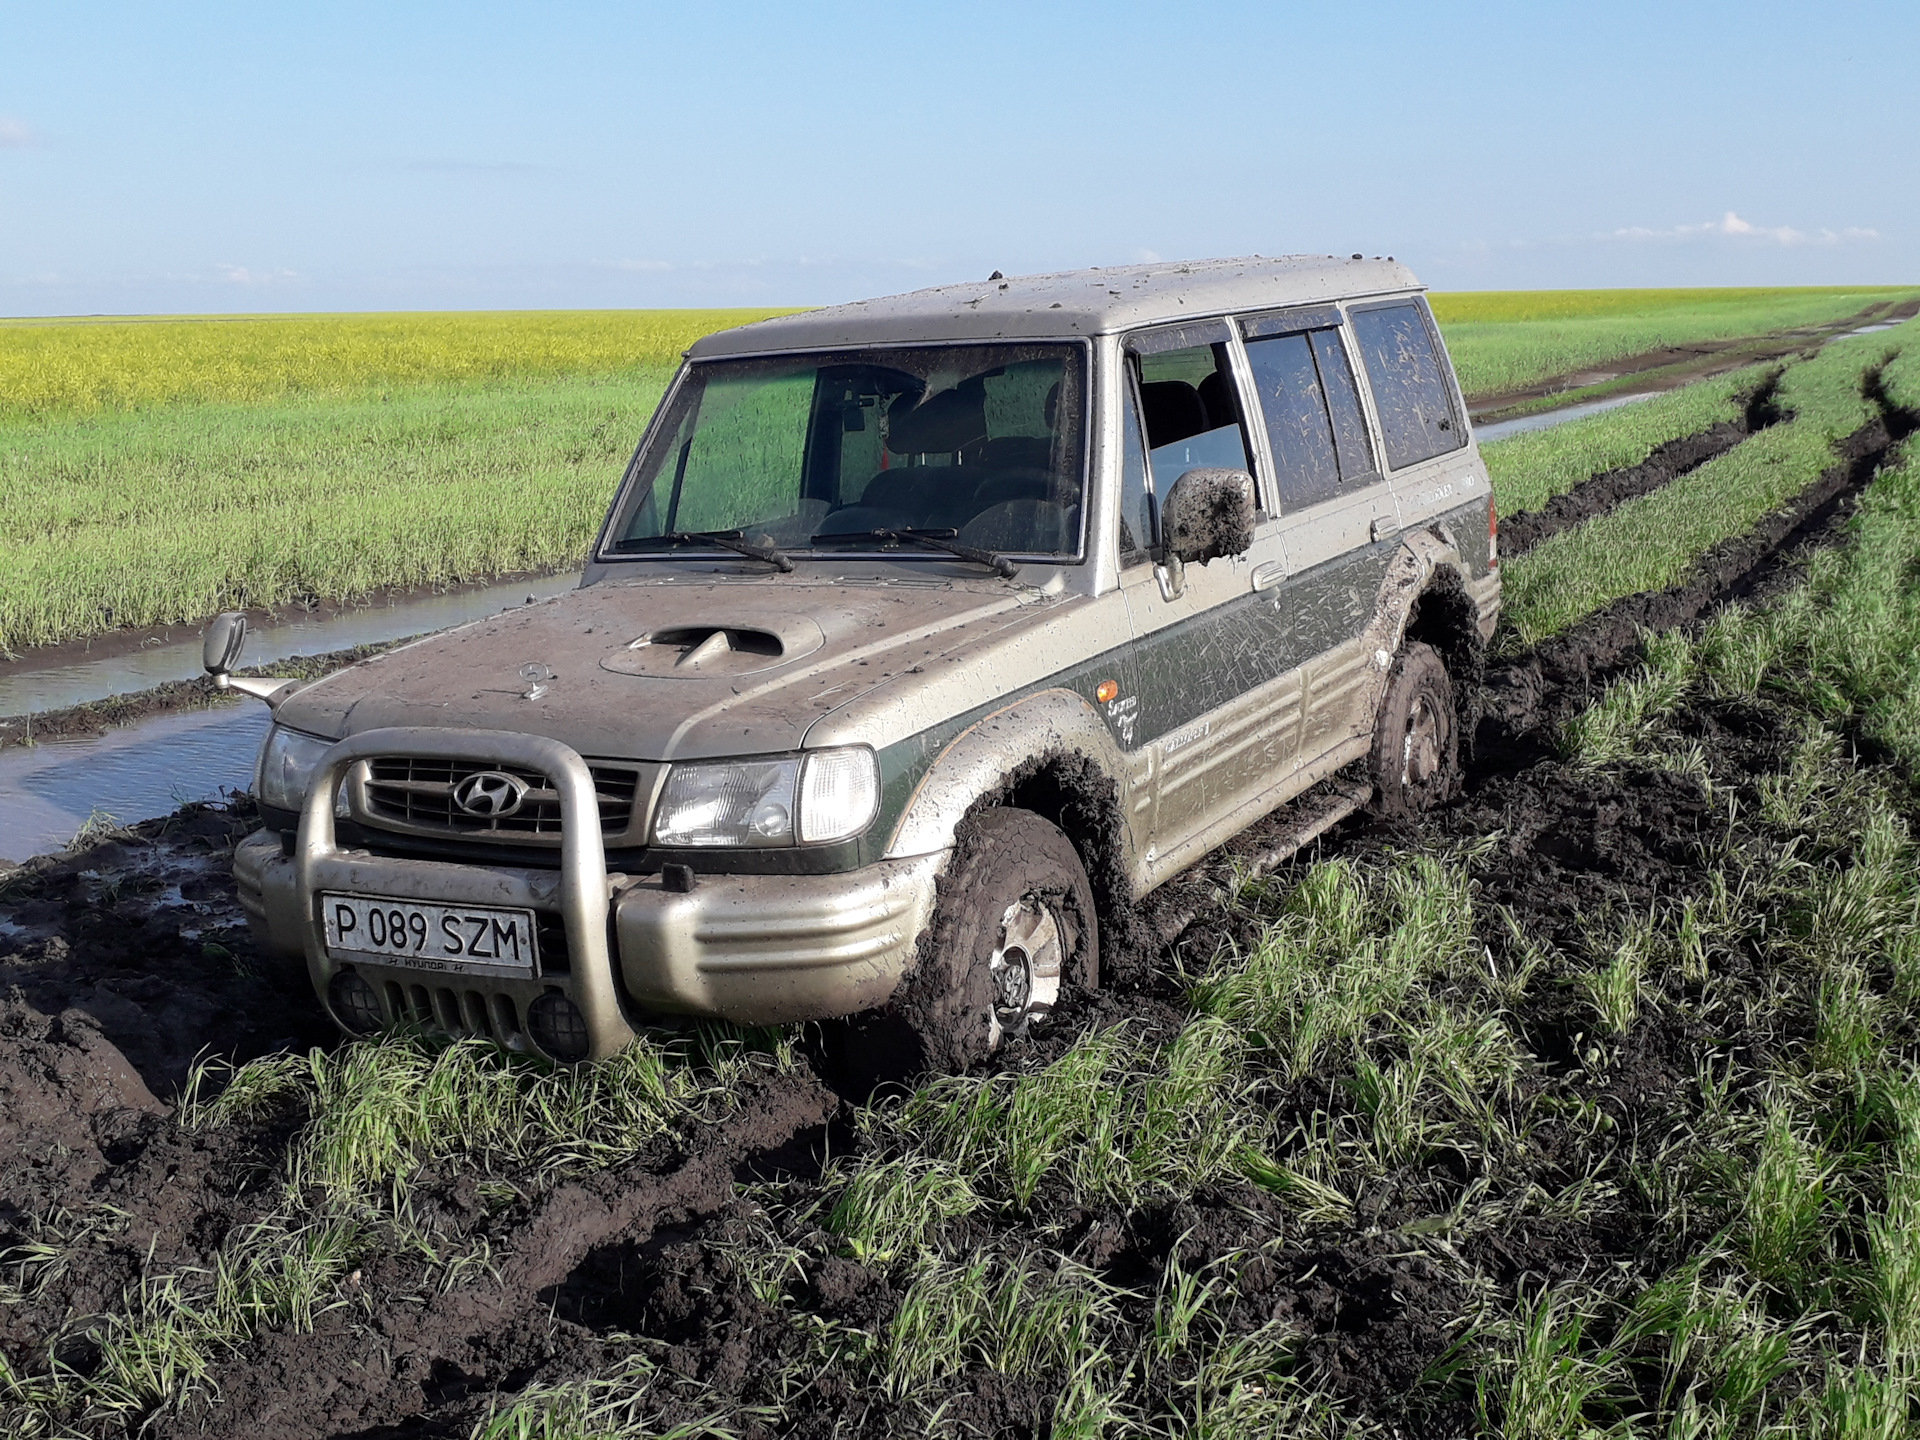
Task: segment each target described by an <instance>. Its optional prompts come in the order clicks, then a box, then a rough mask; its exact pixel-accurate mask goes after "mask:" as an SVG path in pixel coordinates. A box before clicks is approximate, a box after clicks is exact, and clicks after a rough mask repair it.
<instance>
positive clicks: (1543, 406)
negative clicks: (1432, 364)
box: [1467, 300, 1920, 425]
mask: <svg viewBox="0 0 1920 1440" xmlns="http://www.w3.org/2000/svg"><path fill="white" fill-rule="evenodd" d="M1916 314H1920V300H1907V301H1903V302H1901V303H1900V304H1897V305H1886V304H1880V305H1869V306H1867V307H1866V308H1865V309H1864V310H1861V311H1860V312H1859V313H1858V314H1855V315H1849V316H1848V317H1847V318H1846V319H1844V320H1835V321H1833V322H1831V323H1829V324H1826V325H1810V326H1806V327H1804V328H1802V329H1798V330H1783V331H1781V332H1780V333H1779V334H1778V335H1763V336H1752V337H1747V338H1744V339H1734V340H1701V341H1697V342H1695V343H1694V344H1692V345H1680V346H1673V347H1670V348H1666V349H1661V350H1647V351H1643V352H1641V353H1640V354H1638V355H1623V356H1621V357H1619V358H1618V359H1615V360H1609V361H1608V362H1607V363H1606V364H1605V365H1604V366H1596V367H1594V368H1592V369H1587V370H1571V371H1568V372H1567V373H1565V374H1562V375H1552V376H1548V377H1547V378H1546V379H1544V380H1536V381H1535V382H1534V383H1533V384H1531V385H1527V386H1523V387H1521V388H1520V389H1517V390H1504V391H1500V392H1498V393H1494V394H1481V395H1469V396H1467V409H1468V411H1469V412H1470V413H1471V415H1472V417H1473V423H1474V424H1476V425H1491V424H1494V423H1496V422H1498V421H1501V420H1512V419H1515V418H1516V417H1518V416H1521V415H1534V414H1538V413H1539V412H1541V411H1543V410H1552V409H1557V408H1558V407H1560V406H1562V405H1573V404H1578V403H1580V402H1582V401H1586V400H1598V399H1601V398H1602V397H1604V396H1607V395H1613V394H1619V393H1622V392H1625V391H1629V390H1631V391H1634V392H1636V393H1657V392H1663V391H1667V390H1678V389H1679V388H1680V387H1681V386H1682V385H1691V384H1693V382H1694V381H1696V380H1707V379H1710V378H1712V377H1713V376H1715V375H1725V374H1727V373H1728V372H1729V371H1733V370H1738V369H1740V368H1741V367H1742V366H1746V365H1755V364H1759V363H1761V362H1763V361H1767V360H1784V359H1786V358H1787V357H1788V356H1789V355H1811V354H1812V353H1814V352H1815V351H1817V350H1818V349H1819V348H1820V346H1821V345H1823V344H1825V343H1826V342H1827V341H1829V340H1833V339H1837V338H1838V337H1840V336H1842V335H1845V334H1846V333H1847V332H1848V331H1850V330H1856V329H1858V328H1859V327H1861V326H1862V325H1869V324H1875V323H1878V322H1881V321H1887V320H1910V319H1912V318H1913V317H1914V316H1915V315H1916Z"/></svg>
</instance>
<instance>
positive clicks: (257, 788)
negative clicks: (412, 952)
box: [253, 725, 333, 810]
mask: <svg viewBox="0 0 1920 1440" xmlns="http://www.w3.org/2000/svg"><path fill="white" fill-rule="evenodd" d="M332 746H333V741H331V740H322V739H320V738H318V737H317V736H313V735H302V734H301V733H300V732H299V731H298V730H288V729H286V728H285V727H284V726H280V725H275V726H274V727H273V728H272V729H270V730H268V731H267V738H266V742H265V743H264V744H262V745H261V747H260V765H259V768H258V771H257V773H256V775H255V777H254V786H253V793H254V797H255V798H256V799H257V800H259V802H260V803H261V804H262V805H271V806H273V807H274V808H276V809H279V810H298V809H300V807H301V806H303V805H305V804H306V803H307V786H308V785H310V784H312V783H313V772H314V771H315V770H317V769H319V768H320V757H321V756H322V755H325V754H326V753H327V751H328V750H329V749H331V748H332Z"/></svg>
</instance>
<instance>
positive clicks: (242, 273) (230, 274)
mask: <svg viewBox="0 0 1920 1440" xmlns="http://www.w3.org/2000/svg"><path fill="white" fill-rule="evenodd" d="M214 268H215V269H216V270H218V271H219V272H220V278H221V279H222V280H224V281H226V282H227V283H228V284H229V285H274V284H278V283H280V282H282V281H286V280H297V279H299V278H300V276H299V273H298V272H297V271H293V270H250V269H248V268H247V267H246V266H245V265H216V266H215V267H214Z"/></svg>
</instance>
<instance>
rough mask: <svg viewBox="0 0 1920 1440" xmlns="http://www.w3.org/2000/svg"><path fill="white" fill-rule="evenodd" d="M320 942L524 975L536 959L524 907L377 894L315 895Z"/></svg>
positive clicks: (351, 951)
mask: <svg viewBox="0 0 1920 1440" xmlns="http://www.w3.org/2000/svg"><path fill="white" fill-rule="evenodd" d="M320 911H321V917H322V919H323V920H324V921H325V924H326V930H327V949H328V950H330V951H332V952H334V953H335V954H336V955H340V956H355V957H358V958H361V959H371V960H378V961H379V962H380V963H381V964H383V965H403V966H405V967H407V968H408V969H410V970H451V971H458V972H460V973H462V974H482V975H519V976H531V975H532V974H533V973H534V968H535V965H536V963H537V962H538V960H539V958H540V952H539V949H538V946H537V944H536V942H535V940H534V937H533V912H532V911H531V910H502V909H499V908H497V907H495V906H492V905H428V904H423V903H422V902H420V901H418V900H391V899H387V898H385V897H383V896H379V895H334V894H322V895H321V897H320Z"/></svg>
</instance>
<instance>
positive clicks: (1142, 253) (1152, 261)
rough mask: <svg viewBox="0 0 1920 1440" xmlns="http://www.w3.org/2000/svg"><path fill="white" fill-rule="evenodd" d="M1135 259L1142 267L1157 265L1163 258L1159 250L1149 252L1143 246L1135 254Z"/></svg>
mask: <svg viewBox="0 0 1920 1440" xmlns="http://www.w3.org/2000/svg"><path fill="white" fill-rule="evenodd" d="M1133 258H1134V259H1135V260H1136V261H1137V262H1139V263H1140V264H1142V265H1157V264H1158V263H1159V262H1160V260H1161V258H1162V257H1161V254H1160V252H1159V251H1158V250H1149V249H1147V248H1146V247H1145V246H1142V247H1141V248H1140V249H1138V250H1136V251H1134V252H1133Z"/></svg>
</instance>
